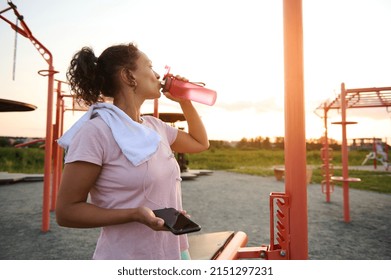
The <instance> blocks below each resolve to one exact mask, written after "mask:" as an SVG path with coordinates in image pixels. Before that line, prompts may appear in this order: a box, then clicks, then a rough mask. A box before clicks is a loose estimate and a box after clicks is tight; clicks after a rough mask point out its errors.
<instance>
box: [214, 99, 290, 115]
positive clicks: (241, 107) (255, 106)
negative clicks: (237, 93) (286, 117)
mask: <svg viewBox="0 0 391 280" xmlns="http://www.w3.org/2000/svg"><path fill="white" fill-rule="evenodd" d="M216 105H217V107H219V108H222V109H224V110H227V111H230V112H237V111H250V110H252V111H254V112H256V113H269V112H283V111H284V103H283V100H279V99H277V98H274V97H271V98H267V99H264V100H257V101H251V100H248V101H237V102H229V103H228V102H219V103H218V104H216Z"/></svg>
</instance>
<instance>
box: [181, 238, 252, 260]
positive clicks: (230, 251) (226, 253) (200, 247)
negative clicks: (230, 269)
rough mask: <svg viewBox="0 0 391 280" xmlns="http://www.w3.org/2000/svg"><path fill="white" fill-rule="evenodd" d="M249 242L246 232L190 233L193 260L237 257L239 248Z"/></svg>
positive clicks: (190, 251)
mask: <svg viewBox="0 0 391 280" xmlns="http://www.w3.org/2000/svg"><path fill="white" fill-rule="evenodd" d="M246 244H247V235H246V234H245V233H244V232H236V233H235V232H233V231H222V232H213V233H205V234H196V235H189V253H190V257H191V259H192V260H217V259H235V256H236V255H237V250H238V249H239V248H241V247H243V246H245V245H246Z"/></svg>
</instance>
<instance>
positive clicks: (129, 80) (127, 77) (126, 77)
mask: <svg viewBox="0 0 391 280" xmlns="http://www.w3.org/2000/svg"><path fill="white" fill-rule="evenodd" d="M120 75H121V80H122V81H123V82H124V83H125V84H127V85H129V86H130V87H132V88H136V87H137V82H136V78H135V77H134V76H133V73H132V71H130V69H128V68H122V70H121V73H120Z"/></svg>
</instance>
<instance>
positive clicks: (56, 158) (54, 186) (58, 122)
mask: <svg viewBox="0 0 391 280" xmlns="http://www.w3.org/2000/svg"><path fill="white" fill-rule="evenodd" d="M56 92H57V95H56V96H57V98H56V122H55V126H54V132H53V135H54V137H53V138H54V139H53V140H54V141H53V184H52V194H51V204H50V205H51V206H50V210H51V211H54V209H55V208H56V198H57V190H58V185H59V177H60V176H59V172H60V170H59V168H58V166H59V164H60V158H59V156H60V147H59V146H58V144H57V143H56V142H55V140H57V139H58V138H59V137H60V130H61V109H62V108H61V102H62V101H61V82H60V81H57V90H56Z"/></svg>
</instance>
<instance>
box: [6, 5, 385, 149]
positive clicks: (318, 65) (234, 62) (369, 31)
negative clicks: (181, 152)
mask: <svg viewBox="0 0 391 280" xmlns="http://www.w3.org/2000/svg"><path fill="white" fill-rule="evenodd" d="M13 3H14V4H15V5H17V7H18V11H19V12H20V13H21V14H22V15H23V16H24V19H25V22H26V23H27V25H28V26H29V28H30V30H31V31H32V33H33V35H34V36H35V37H36V38H37V39H38V40H39V41H40V42H41V43H43V44H44V45H45V46H46V47H47V48H48V49H49V50H50V51H51V53H52V54H53V58H54V67H55V69H56V70H57V71H59V72H60V73H59V74H57V75H56V76H55V78H56V79H60V80H65V72H66V70H67V67H68V64H69V61H70V59H71V57H72V55H73V54H74V53H75V52H76V51H78V50H79V49H80V48H82V47H83V46H90V47H92V48H93V49H94V50H95V52H96V54H97V55H99V54H100V53H101V52H102V51H103V50H104V49H105V48H106V47H108V46H110V45H113V44H118V43H128V42H135V43H136V44H137V45H138V47H139V48H140V49H141V50H142V51H144V52H145V53H146V54H147V55H148V56H149V58H150V59H151V60H152V61H153V64H154V67H155V70H156V71H158V72H159V73H163V70H164V66H165V65H170V66H171V72H172V73H173V74H179V75H182V76H186V77H187V78H189V79H190V80H192V81H202V82H205V83H206V85H207V87H209V88H212V89H214V90H216V91H217V94H218V96H217V102H216V104H215V105H214V106H207V105H202V104H197V105H196V106H197V109H198V110H199V113H200V115H201V116H202V118H203V120H204V122H205V125H206V127H207V130H208V133H209V138H210V139H212V140H240V139H241V138H243V137H246V138H252V137H257V136H263V137H266V136H269V137H275V136H284V76H283V75H284V72H283V68H284V64H283V30H282V28H283V17H282V3H283V2H282V0H241V1H237V0H236V1H234V0H221V1H218V0H216V1H210V0H188V1H183V0H182V1H180V0H177V1H174V0H166V1H158V0H155V1H154V0H149V1H148V0H102V1H92V0H84V1H76V0H68V1H50V0H36V1H27V0H14V1H13ZM7 7H8V5H7V2H6V1H2V2H1V4H0V10H4V9H5V8H7ZM390 14H391V1H389V0H330V1H320V0H303V25H304V31H303V34H304V71H305V73H304V82H305V105H306V137H307V138H319V137H321V136H322V133H323V130H324V129H323V120H322V119H321V118H320V117H319V116H317V115H316V114H315V113H314V111H315V109H316V108H317V107H318V106H319V105H320V104H321V103H322V102H324V101H325V100H326V99H334V98H335V97H336V96H337V94H339V91H340V85H341V83H342V82H344V83H345V84H346V87H347V88H361V87H391V51H390V47H391V36H390V30H391V16H390ZM2 15H3V16H5V17H7V18H8V19H9V20H11V21H12V22H15V16H14V14H13V13H12V11H8V12H6V13H4V14H2ZM0 41H1V52H0V62H1V63H0V66H1V67H0V85H1V87H0V98H2V99H12V100H17V101H21V102H26V103H31V104H34V105H36V106H37V107H38V109H37V110H36V111H34V112H22V113H0V123H1V126H0V136H27V137H44V136H45V126H46V100H47V78H45V77H41V76H39V75H38V74H37V72H38V71H39V70H42V69H47V67H48V66H47V64H46V62H45V61H44V59H43V58H42V57H41V56H40V54H39V53H38V51H37V50H36V49H35V48H34V46H33V45H32V44H31V42H30V41H29V40H28V39H26V38H24V37H23V36H20V35H19V36H18V37H17V39H16V45H17V48H16V67H15V80H13V79H12V76H13V63H14V48H15V32H14V31H13V30H12V29H11V28H10V27H9V25H8V24H7V23H5V22H4V21H2V20H1V21H0ZM159 104H160V105H159V110H160V112H179V110H180V109H179V106H178V105H177V104H175V103H173V102H172V101H169V100H167V99H166V98H165V97H164V96H163V97H162V98H161V99H160V103H159ZM152 109H153V105H152V102H146V103H145V104H144V106H143V108H142V111H143V113H150V112H152ZM80 116H81V113H72V112H70V111H67V112H66V113H65V129H67V128H69V127H70V126H71V125H72V124H73V123H74V122H75V121H76V120H77V119H78V118H79V117H80ZM390 117H391V113H389V112H387V110H386V109H385V108H378V109H352V110H348V113H347V119H348V120H350V121H357V122H358V124H356V125H352V126H349V127H348V132H347V134H348V138H359V137H379V138H383V139H386V138H388V143H390V142H391V118H390ZM340 118H341V116H340V114H339V112H338V111H335V112H332V114H330V122H331V121H338V120H340ZM178 125H179V126H181V125H182V124H178ZM329 137H331V138H334V139H337V140H340V138H341V127H340V126H332V125H330V129H329Z"/></svg>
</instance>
